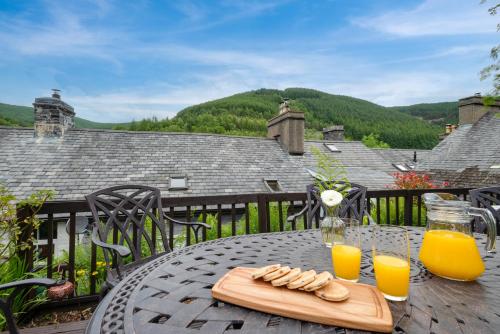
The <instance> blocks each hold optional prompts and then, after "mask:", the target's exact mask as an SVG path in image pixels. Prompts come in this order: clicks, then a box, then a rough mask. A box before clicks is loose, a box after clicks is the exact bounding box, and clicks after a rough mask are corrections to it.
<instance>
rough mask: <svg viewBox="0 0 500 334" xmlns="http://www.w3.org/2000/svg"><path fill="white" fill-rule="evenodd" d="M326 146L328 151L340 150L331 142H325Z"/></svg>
mask: <svg viewBox="0 0 500 334" xmlns="http://www.w3.org/2000/svg"><path fill="white" fill-rule="evenodd" d="M325 146H326V148H327V149H329V150H330V152H341V151H340V150H339V149H338V147H337V146H335V145H333V144H325Z"/></svg>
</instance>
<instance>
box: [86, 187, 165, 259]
mask: <svg viewBox="0 0 500 334" xmlns="http://www.w3.org/2000/svg"><path fill="white" fill-rule="evenodd" d="M85 197H86V199H87V202H88V203H89V206H90V210H91V211H92V215H93V217H94V222H95V224H97V226H98V229H99V238H100V239H101V241H102V242H106V243H113V244H116V245H122V246H127V247H128V248H129V249H130V250H131V255H132V258H133V260H134V261H137V260H140V259H141V258H142V257H143V253H142V252H143V251H144V250H146V249H147V250H149V252H150V253H149V254H148V255H147V256H155V255H157V254H158V253H159V252H163V251H170V248H169V246H168V239H167V236H166V233H165V223H164V220H163V218H162V215H163V211H162V205H161V192H160V190H159V189H158V188H154V187H148V186H142V185H125V186H115V187H111V188H106V189H102V190H99V191H96V192H94V193H92V194H90V195H87V196H85ZM94 228H95V227H94ZM158 233H159V237H160V238H161V245H162V246H163V250H158V249H157V236H158ZM104 254H105V259H106V262H108V263H109V258H108V256H107V252H104Z"/></svg>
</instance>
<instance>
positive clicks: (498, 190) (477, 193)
mask: <svg viewBox="0 0 500 334" xmlns="http://www.w3.org/2000/svg"><path fill="white" fill-rule="evenodd" d="M469 194H470V199H471V202H472V205H473V206H475V207H477V208H485V209H487V210H488V211H490V212H491V213H492V214H493V217H495V220H496V221H497V233H498V234H500V186H495V187H487V188H478V189H472V190H471V191H469ZM477 222H478V220H475V221H474V225H475V230H476V231H477V232H484V230H485V228H486V227H485V226H478V224H477Z"/></svg>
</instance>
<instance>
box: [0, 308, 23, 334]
mask: <svg viewBox="0 0 500 334" xmlns="http://www.w3.org/2000/svg"><path fill="white" fill-rule="evenodd" d="M0 309H1V310H2V311H3V314H4V316H5V322H6V323H7V328H8V329H9V333H10V334H19V329H17V326H16V322H15V320H14V315H13V314H12V310H11V309H10V307H9V305H8V304H7V303H6V302H5V301H4V300H0Z"/></svg>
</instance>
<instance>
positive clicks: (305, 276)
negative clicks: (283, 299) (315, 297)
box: [286, 270, 316, 290]
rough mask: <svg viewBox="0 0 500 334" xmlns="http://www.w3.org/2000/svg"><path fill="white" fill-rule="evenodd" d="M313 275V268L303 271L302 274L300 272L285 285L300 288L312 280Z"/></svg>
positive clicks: (290, 287) (314, 272) (314, 274)
mask: <svg viewBox="0 0 500 334" xmlns="http://www.w3.org/2000/svg"><path fill="white" fill-rule="evenodd" d="M315 276H316V271H314V270H308V271H304V272H303V273H302V274H300V276H299V277H297V279H295V280H293V281H291V282H290V283H288V284H287V286H286V287H287V288H289V289H291V290H293V289H299V288H302V287H303V286H306V285H307V284H309V283H311V282H312V281H314V277H315Z"/></svg>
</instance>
